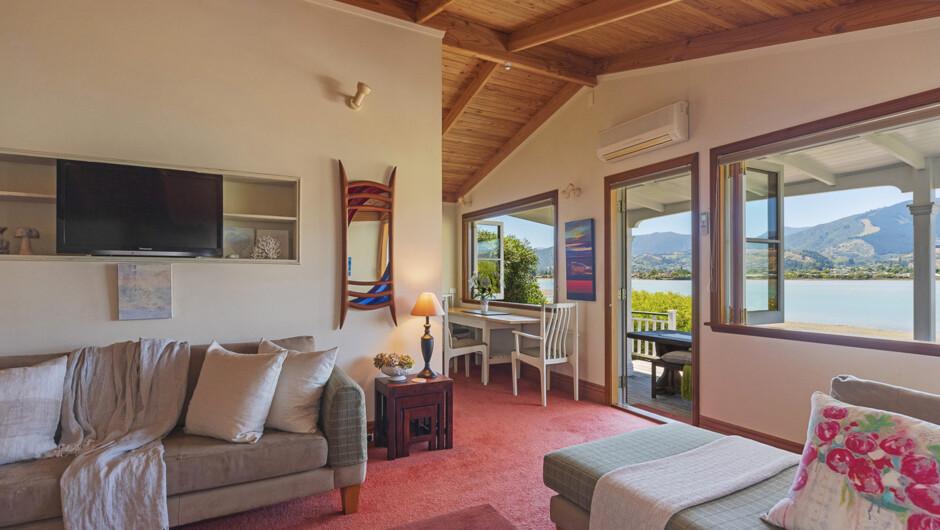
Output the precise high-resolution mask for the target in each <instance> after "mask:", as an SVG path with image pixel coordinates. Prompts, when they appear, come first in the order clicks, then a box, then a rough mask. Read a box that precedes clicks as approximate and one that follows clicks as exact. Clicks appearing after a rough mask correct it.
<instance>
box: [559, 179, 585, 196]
mask: <svg viewBox="0 0 940 530" xmlns="http://www.w3.org/2000/svg"><path fill="white" fill-rule="evenodd" d="M572 195H574V196H575V197H580V196H581V188H576V187H574V184H571V183H570V182H569V183H568V185H567V186H565V189H563V190H561V196H562V197H564V198H566V199H567V198H569V197H571V196H572Z"/></svg>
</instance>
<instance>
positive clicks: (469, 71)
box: [441, 51, 486, 116]
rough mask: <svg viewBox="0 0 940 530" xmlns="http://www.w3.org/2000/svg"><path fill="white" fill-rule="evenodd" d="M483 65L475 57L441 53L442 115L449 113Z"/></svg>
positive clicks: (483, 62) (482, 62)
mask: <svg viewBox="0 0 940 530" xmlns="http://www.w3.org/2000/svg"><path fill="white" fill-rule="evenodd" d="M484 64H486V62H485V61H481V60H480V59H477V58H476V57H470V56H468V55H461V54H458V53H450V52H447V51H444V52H443V53H442V64H441V108H442V114H443V115H445V116H446V115H447V113H448V112H450V109H451V108H452V107H453V106H454V104H455V103H457V100H458V99H460V96H461V95H462V94H463V93H464V92H465V91H466V90H467V88H468V87H469V86H470V83H472V82H473V80H474V78H475V77H476V73H477V72H478V71H479V70H480V68H481V67H482V66H483V65H484Z"/></svg>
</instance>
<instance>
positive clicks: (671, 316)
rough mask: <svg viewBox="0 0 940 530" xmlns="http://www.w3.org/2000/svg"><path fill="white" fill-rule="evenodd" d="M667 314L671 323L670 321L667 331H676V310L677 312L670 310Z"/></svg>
mask: <svg viewBox="0 0 940 530" xmlns="http://www.w3.org/2000/svg"><path fill="white" fill-rule="evenodd" d="M667 313H669V321H668V324H667V325H666V329H670V330H673V331H675V329H676V310H675V309H670V310H669V311H667Z"/></svg>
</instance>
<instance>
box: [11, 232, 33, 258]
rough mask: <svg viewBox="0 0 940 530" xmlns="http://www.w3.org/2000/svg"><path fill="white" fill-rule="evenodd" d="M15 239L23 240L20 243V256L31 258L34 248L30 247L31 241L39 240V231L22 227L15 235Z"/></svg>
mask: <svg viewBox="0 0 940 530" xmlns="http://www.w3.org/2000/svg"><path fill="white" fill-rule="evenodd" d="M13 237H15V238H17V239H22V241H21V242H20V255H21V256H29V255H32V253H33V247H32V245H30V241H29V240H30V239H39V230H36V229H35V228H29V227H20V228H17V229H16V232H14V233H13Z"/></svg>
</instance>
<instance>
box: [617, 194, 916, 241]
mask: <svg viewBox="0 0 940 530" xmlns="http://www.w3.org/2000/svg"><path fill="white" fill-rule="evenodd" d="M834 198H836V197H835V196H834V195H833V194H829V193H819V194H814V195H800V196H797V197H787V198H785V199H784V201H783V223H784V225H786V226H789V227H794V228H801V227H807V226H816V225H820V224H823V223H828V222H830V221H835V220H836V219H841V218H843V217H848V216H850V215H855V214H859V213H862V212H867V211H868V210H874V209H876V208H883V207H885V206H891V205H894V204H897V203H899V202H904V201H909V200H911V193H901V191H900V190H898V189H897V188H894V187H891V186H882V187H877V188H863V189H857V190H846V191H840V192H838V200H833V199H834ZM749 204H751V205H753V206H755V207H757V205H758V204H759V203H758V202H757V201H755V202H752V203H749ZM754 209H755V208H749V210H751V211H753V210H754ZM755 229H756V227H755ZM765 230H766V228H765V227H762V228H761V229H759V230H758V232H762V231H765ZM656 232H675V233H677V234H691V233H692V216H691V214H690V213H689V212H686V213H680V214H673V215H666V216H663V217H656V218H653V219H648V220H646V221H642V222H640V226H639V227H637V228H635V229H634V230H633V235H634V236H639V235H644V234H653V233H656ZM749 235H751V234H749Z"/></svg>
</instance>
